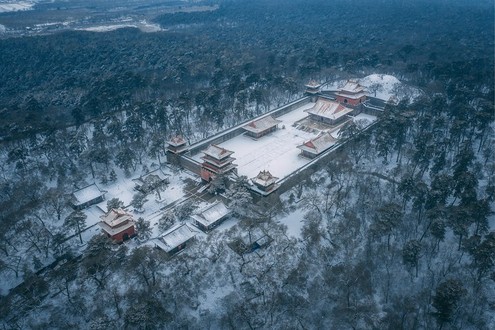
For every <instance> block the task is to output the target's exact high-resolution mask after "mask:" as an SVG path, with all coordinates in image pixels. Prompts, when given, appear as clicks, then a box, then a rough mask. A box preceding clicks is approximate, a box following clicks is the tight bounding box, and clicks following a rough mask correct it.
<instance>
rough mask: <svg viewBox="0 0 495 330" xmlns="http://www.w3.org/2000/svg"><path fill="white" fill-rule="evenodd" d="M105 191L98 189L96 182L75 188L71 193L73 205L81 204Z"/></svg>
mask: <svg viewBox="0 0 495 330" xmlns="http://www.w3.org/2000/svg"><path fill="white" fill-rule="evenodd" d="M105 193H106V191H105V190H100V188H98V186H97V185H96V183H93V184H90V185H89V186H86V187H84V188H81V189H79V190H76V191H74V192H73V193H72V196H73V197H74V205H81V204H84V203H87V202H89V201H92V200H93V199H96V198H98V197H100V196H102V195H104V194H105Z"/></svg>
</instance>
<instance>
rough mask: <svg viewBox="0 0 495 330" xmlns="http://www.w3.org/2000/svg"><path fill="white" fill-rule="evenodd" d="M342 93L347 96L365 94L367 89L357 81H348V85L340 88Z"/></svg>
mask: <svg viewBox="0 0 495 330" xmlns="http://www.w3.org/2000/svg"><path fill="white" fill-rule="evenodd" d="M340 92H342V93H346V94H349V93H350V94H357V93H362V92H365V89H364V87H363V86H361V85H360V84H359V83H358V82H357V81H354V80H348V81H347V83H346V84H345V85H344V87H342V88H340Z"/></svg>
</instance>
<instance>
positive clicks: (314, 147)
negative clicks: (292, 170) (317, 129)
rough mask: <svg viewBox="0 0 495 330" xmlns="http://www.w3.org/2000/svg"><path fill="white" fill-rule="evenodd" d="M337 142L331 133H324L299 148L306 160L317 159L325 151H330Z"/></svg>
mask: <svg viewBox="0 0 495 330" xmlns="http://www.w3.org/2000/svg"><path fill="white" fill-rule="evenodd" d="M336 141H337V140H336V139H335V138H334V137H333V136H332V135H330V133H323V134H320V135H319V136H317V137H316V138H314V139H312V140H309V141H307V142H304V143H303V144H302V145H300V146H298V148H299V149H300V150H301V155H302V156H304V157H306V158H311V159H312V158H315V157H317V156H318V155H320V154H321V153H322V152H324V151H325V150H328V149H329V148H330V147H331V146H333V145H334V144H335V142H336Z"/></svg>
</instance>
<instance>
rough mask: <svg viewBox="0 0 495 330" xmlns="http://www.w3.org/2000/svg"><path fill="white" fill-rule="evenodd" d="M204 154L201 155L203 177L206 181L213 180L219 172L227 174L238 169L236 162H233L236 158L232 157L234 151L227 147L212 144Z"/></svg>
mask: <svg viewBox="0 0 495 330" xmlns="http://www.w3.org/2000/svg"><path fill="white" fill-rule="evenodd" d="M203 153H204V156H203V157H201V159H202V160H203V164H201V178H202V179H203V180H204V181H207V182H209V181H211V180H212V179H213V178H214V177H215V175H217V174H227V173H231V172H233V171H235V170H236V166H237V165H235V164H232V162H233V161H234V160H235V158H233V157H231V155H232V154H233V153H234V152H233V151H229V150H227V149H224V148H221V147H219V146H216V145H214V144H211V145H210V146H209V147H208V148H207V149H206V150H204V151H203Z"/></svg>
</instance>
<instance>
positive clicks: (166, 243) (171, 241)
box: [155, 224, 196, 252]
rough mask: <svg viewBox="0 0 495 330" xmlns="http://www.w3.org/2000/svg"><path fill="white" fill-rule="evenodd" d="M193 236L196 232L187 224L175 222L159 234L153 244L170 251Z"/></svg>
mask: <svg viewBox="0 0 495 330" xmlns="http://www.w3.org/2000/svg"><path fill="white" fill-rule="evenodd" d="M194 236H196V233H195V232H194V231H193V230H192V229H191V228H189V226H188V225H187V224H176V225H174V226H173V227H172V228H170V229H169V230H167V231H166V232H164V233H163V234H162V235H160V237H159V238H158V239H156V240H155V244H156V245H157V246H158V247H159V248H161V249H162V250H164V251H165V252H170V251H172V250H173V249H175V248H176V247H178V246H179V245H181V244H184V243H185V242H187V241H188V240H190V239H191V238H193V237H194Z"/></svg>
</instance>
